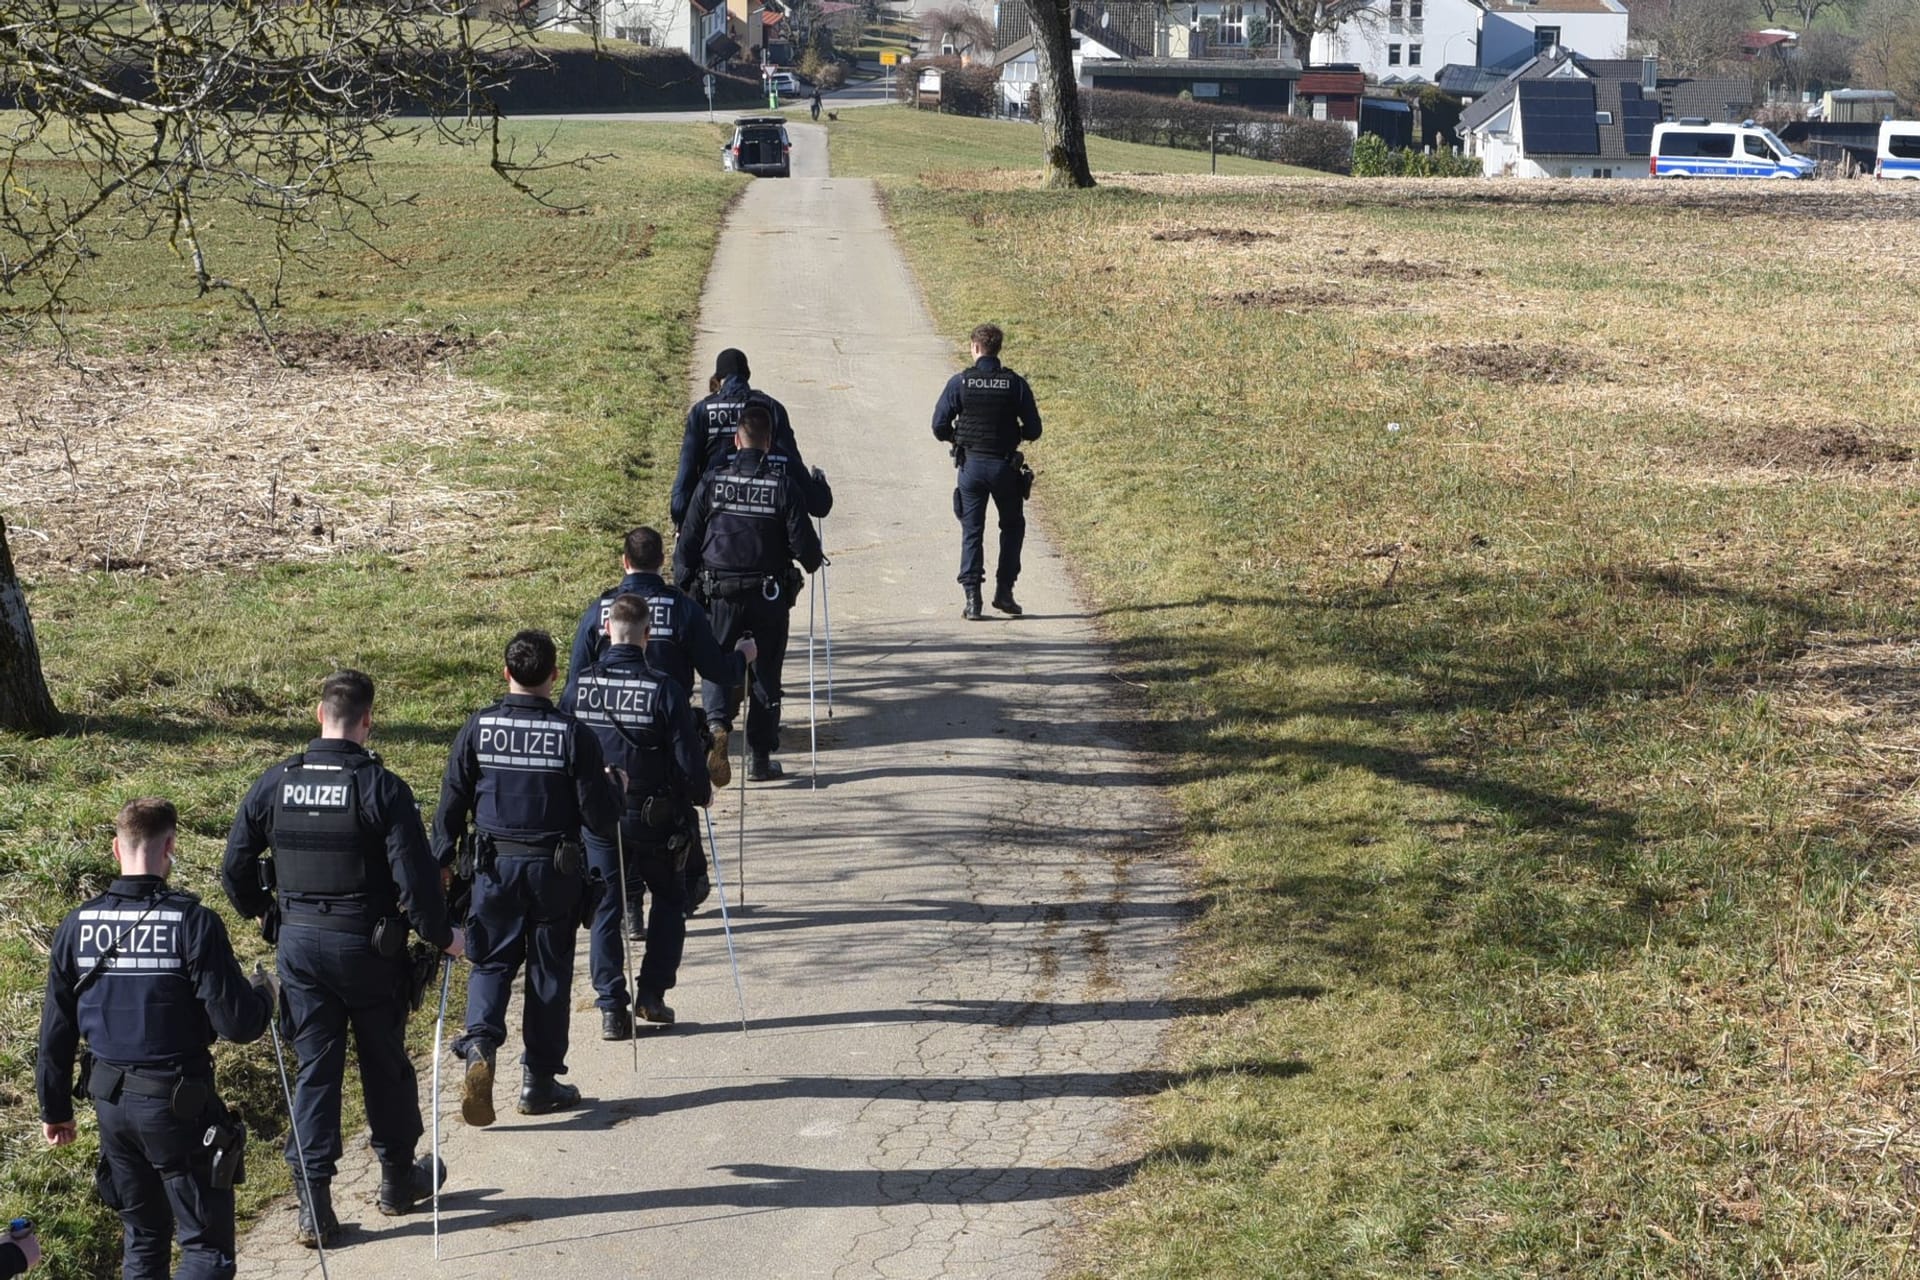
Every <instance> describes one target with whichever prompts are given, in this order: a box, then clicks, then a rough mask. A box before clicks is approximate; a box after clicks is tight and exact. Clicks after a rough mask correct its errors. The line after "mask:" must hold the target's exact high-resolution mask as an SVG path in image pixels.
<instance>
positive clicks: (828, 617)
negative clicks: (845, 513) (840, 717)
mask: <svg viewBox="0 0 1920 1280" xmlns="http://www.w3.org/2000/svg"><path fill="white" fill-rule="evenodd" d="M819 530H820V532H819V537H820V620H821V624H822V626H823V627H824V628H825V630H826V633H827V719H829V720H831V719H833V595H832V592H831V591H829V589H828V587H827V567H828V566H829V565H831V564H832V563H833V562H832V561H831V560H829V559H827V518H826V517H825V516H821V517H820V520H819Z"/></svg>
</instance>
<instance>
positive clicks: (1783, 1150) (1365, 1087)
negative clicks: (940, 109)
mask: <svg viewBox="0 0 1920 1280" xmlns="http://www.w3.org/2000/svg"><path fill="white" fill-rule="evenodd" d="M883 185H884V189H885V192H886V198H887V200H888V202H889V205H890V208H891V212H892V216H893V219H894V221H895V223H896V225H897V226H898V228H899V229H900V232H901V233H902V235H903V237H904V239H905V242H906V244H907V246H908V249H909V253H910V256H911V257H912V259H913V261H914V263H915V265H916V269H917V271H918V272H919V274H920V278H921V280H922V282H923V284H924V286H925V288H926V290H927V292H928V294H929V297H930V299H931V301H932V304H933V306H934V309H935V311H936V312H937V314H938V316H939V317H940V319H941V321H942V323H943V324H944V325H945V326H946V328H947V329H948V330H949V331H951V332H953V333H956V334H960V333H964V332H966V330H967V328H968V327H969V326H970V325H971V324H972V323H974V322H976V321H978V320H981V319H987V318H991V319H994V320H996V321H998V322H1000V323H1002V324H1004V325H1005V326H1006V327H1007V330H1008V333H1009V337H1008V346H1007V353H1006V354H1007V358H1008V361H1009V363H1010V364H1012V365H1013V366H1014V367H1015V368H1017V369H1020V370H1022V371H1023V372H1026V373H1028V374H1029V375H1030V376H1032V377H1033V379H1034V381H1035V384H1036V391H1037V393H1038V395H1039V399H1040V403H1041V405H1042V409H1043V413H1044V414H1045V415H1046V418H1047V437H1046V439H1045V440H1043V441H1042V442H1041V443H1040V445H1039V446H1037V447H1036V448H1035V449H1034V450H1033V455H1034V459H1035V464H1036V466H1037V468H1038V470H1039V472H1040V483H1039V488H1038V491H1037V492H1038V496H1039V501H1040V511H1041V515H1042V518H1043V519H1044V520H1045V521H1046V522H1047V523H1048V524H1049V526H1050V527H1051V528H1052V529H1053V530H1054V531H1055V533H1056V534H1057V535H1058V536H1059V537H1060V538H1061V539H1062V540H1063V542H1064V543H1065V545H1066V546H1067V548H1069V549H1070V550H1071V552H1072V553H1073V554H1074V556H1075V557H1076V559H1077V561H1078V563H1079V564H1080V565H1081V566H1082V567H1083V568H1084V569H1085V570H1086V573H1087V582H1088V584H1089V589H1090V593H1091V595H1092V597H1093V598H1094V600H1095V601H1096V602H1097V605H1098V608H1099V609H1100V612H1101V614H1102V616H1103V617H1104V619H1105V620H1106V622H1107V624H1108V625H1109V626H1110V628H1111V631H1112V636H1113V641H1114V645H1115V647H1116V650H1117V654H1118V658H1119V665H1118V668H1117V669H1116V671H1115V673H1114V674H1115V675H1116V676H1117V677H1118V678H1121V679H1124V680H1127V681H1129V682H1132V683H1135V684H1139V685H1143V686H1145V687H1146V689H1147V690H1148V691H1149V692H1148V693H1147V695H1146V696H1147V697H1148V698H1149V700H1150V705H1151V707H1152V711H1153V718H1154V723H1153V725H1152V726H1151V729H1150V730H1149V733H1150V737H1149V743H1150V746H1151V747H1152V749H1154V750H1155V751H1157V752H1159V753H1160V755H1161V758H1162V759H1163V761H1164V765H1165V770H1166V776H1167V777H1168V778H1169V779H1170V780H1171V781H1172V782H1174V783H1176V784H1178V787H1179V792H1178V794H1179V796H1180V799H1181V801H1182V804H1183V806H1184V809H1185V813H1186V819H1187V823H1188V830H1189V833H1190V840H1191V846H1192V849H1193V851H1194V853H1195V855H1196V856H1197V860H1198V866H1199V873H1198V874H1199V884H1198V894H1199V898H1200V906H1201V914H1200V916H1199V920H1198V923H1197V926H1196V928H1195V930H1194V933H1193V944H1194V949H1193V952H1192V955H1191V957H1190V963H1189V964H1188V966H1187V969H1186V971H1185V972H1186V979H1185V983H1186V996H1187V998H1188V1001H1189V1003H1188V1009H1189V1012H1190V1015H1191V1016H1190V1017H1189V1018H1188V1019H1187V1021H1186V1022H1185V1024H1184V1030H1183V1032H1182V1033H1181V1034H1180V1035H1179V1036H1178V1037H1177V1039H1176V1042H1175V1044H1174V1046H1173V1048H1172V1052H1171V1057H1170V1062H1169V1064H1168V1065H1169V1067H1170V1074H1169V1083H1168V1087H1167V1088H1166V1089H1165V1090H1164V1091H1163V1092H1162V1094H1161V1095H1160V1096H1159V1097H1158V1098H1157V1099H1156V1100H1155V1101H1154V1102H1153V1104H1152V1112H1151V1124H1150V1125H1149V1127H1148V1128H1147V1129H1146V1131H1145V1132H1144V1133H1143V1134H1142V1135H1141V1136H1140V1139H1139V1154H1140V1158H1141V1164H1140V1167H1139V1171H1138V1175H1137V1177H1136V1178H1134V1179H1133V1180H1132V1181H1131V1182H1130V1184H1129V1185H1127V1186H1126V1187H1125V1188H1123V1189H1120V1190H1118V1191H1116V1192H1114V1193H1112V1196H1111V1197H1110V1201H1109V1203H1108V1204H1107V1206H1106V1208H1107V1209H1108V1210H1110V1216H1109V1217H1107V1218H1106V1219H1105V1221H1104V1222H1103V1223H1102V1224H1101V1225H1099V1226H1098V1227H1097V1229H1096V1230H1095V1231H1093V1232H1092V1233H1091V1235H1090V1238H1089V1239H1088V1241H1087V1243H1086V1251H1085V1254H1084V1258H1083V1262H1082V1265H1083V1268H1084V1271H1085V1273H1086V1274H1088V1275H1101V1276H1106V1275H1162V1276H1166V1275H1179V1276H1223V1275H1235V1276H1242V1275H1271V1276H1289V1277H1291V1276H1306V1275H1440V1274H1457V1275H1473V1276H1516V1277H1518V1276H1532V1275H1541V1274H1572V1275H1589V1276H1614V1275H1636V1276H1637V1275H1688V1276H1728V1277H1732V1276H1754V1275H1792V1276H1813V1275H1821V1276H1830V1275H1849V1276H1853V1275H1892V1274H1900V1273H1902V1272H1903V1270H1904V1271H1912V1270H1913V1269H1914V1268H1916V1267H1920V1258H1913V1259H1909V1258H1908V1257H1907V1254H1908V1250H1909V1248H1910V1246H1911V1245H1912V1244H1913V1238H1914V1233H1915V1231H1916V1227H1917V1224H1920V1182H1917V1179H1916V1174H1917V1172H1920V1097H1916V1089H1917V1088H1920V1031H1916V1016H1920V1011H1917V1010H1916V996H1915V990H1914V979H1915V974H1916V964H1915V955H1914V942H1915V937H1914V928H1915V925H1916V923H1920V892H1917V891H1916V886H1915V877H1916V866H1915V858H1914V855H1913V845H1912V841H1913V837H1914V834H1915V832H1916V829H1917V824H1916V818H1920V814H1917V813H1916V810H1915V807H1914V805H1915V802H1914V799H1913V792H1914V788H1915V786H1916V784H1920V701H1917V700H1916V698H1915V696H1914V684H1915V681H1914V676H1913V669H1914V660H1915V658H1916V656H1920V615H1917V614H1916V610H1915V606H1914V588H1915V585H1916V580H1917V579H1920V558H1917V557H1920V540H1916V536H1915V529H1914V511H1915V483H1916V479H1917V478H1920V476H1917V473H1916V465H1915V462H1914V456H1915V455H1914V448H1915V447H1916V445H1920V382H1916V380H1915V379H1914V378H1913V377H1912V376H1911V369H1910V357H1911V351H1912V341H1913V329H1912V323H1913V316H1914V314H1915V306H1916V303H1917V302H1920V220H1916V218H1915V215H1916V214H1917V213H1920V204H1916V203H1915V202H1914V201H1913V200H1911V199H1904V198H1900V197H1897V196H1890V194H1889V193H1887V192H1885V191H1876V190H1874V189H1872V188H1871V187H1869V186H1868V185H1867V184H1853V185H1842V186H1820V187H1811V188H1806V189H1798V190H1792V191H1782V190H1779V189H1777V188H1770V189H1768V190H1765V191H1758V190H1754V189H1752V188H1722V187H1712V188H1706V187H1699V186H1695V187H1691V188H1686V189H1680V190H1675V189H1669V188H1654V187H1652V186H1650V185H1647V184H1624V183H1619V184H1615V183H1583V184H1578V185H1577V186H1567V185H1560V184H1545V183H1534V184H1489V183H1482V182H1470V183H1416V184H1388V183H1366V184H1356V183H1351V182H1343V181H1337V180H1324V181H1304V182H1294V181H1283V182H1258V181H1248V180H1223V181H1221V182H1218V183H1213V182H1208V181H1206V180H1204V179H1173V178H1164V179H1145V178H1142V179H1118V180H1112V181H1110V182H1109V183H1108V184H1107V185H1106V186H1104V187H1103V188H1102V189H1100V190H1097V191H1094V192H1090V193H1085V194H1080V195H1076V196H1069V197H1063V196H1059V195H1052V194H1046V193H1042V192H1038V191H1035V190H1031V189H1028V188H1027V187H1026V186H1025V185H1024V184H1023V182H1022V181H1021V180H1019V179H1016V178H1012V177H1009V176H1006V175H970V174H966V173H962V172H945V173H929V174H926V175H924V176H923V177H922V178H920V179H918V180H915V179H910V178H902V177H887V178H885V179H884V180H883ZM1028 603H1029V604H1030V606H1031V604H1032V603H1033V602H1028Z"/></svg>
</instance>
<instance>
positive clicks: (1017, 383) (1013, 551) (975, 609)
mask: <svg viewBox="0 0 1920 1280" xmlns="http://www.w3.org/2000/svg"><path fill="white" fill-rule="evenodd" d="M972 336H973V364H972V366H971V367H969V368H966V369H962V370H961V371H960V372H959V373H956V374H954V375H953V377H951V378H950V379H948V380H947V387H946V390H944V391H942V392H941V393H940V403H938V404H936V405H935V406H934V408H933V438H934V439H936V440H942V441H950V442H951V443H952V445H953V463H954V466H956V467H958V468H959V470H960V475H959V479H958V482H957V486H956V487H955V489H954V491H953V514H954V515H956V516H958V517H959V519H960V586H961V587H962V588H963V589H964V590H965V591H966V593H967V603H966V607H965V609H964V610H963V611H962V615H963V616H964V617H967V618H970V619H974V620H978V619H979V617H980V613H981V610H980V584H981V583H982V582H984V581H985V580H986V553H985V551H984V550H983V549H982V546H981V544H982V542H983V541H984V540H985V537H986V528H987V500H988V499H989V498H991V499H992V500H993V505H994V508H995V509H996V510H997V511H998V512H999V515H1000V560H999V563H998V564H997V565H996V566H995V571H994V592H993V607H994V608H996V609H998V610H999V611H1000V612H1002V613H1009V614H1013V615H1014V616H1015V617H1018V616H1019V614H1020V605H1019V604H1018V603H1017V602H1016V601H1015V600H1014V598H1013V584H1014V580H1015V579H1017V578H1018V577H1019V576H1020V547H1021V544H1022V543H1024V542H1025V541H1026V538H1027V517H1026V513H1025V512H1024V511H1023V510H1022V509H1021V507H1022V504H1023V503H1024V502H1025V500H1026V497H1027V488H1028V485H1029V484H1030V481H1028V480H1027V479H1026V478H1025V476H1024V475H1023V474H1022V469H1023V467H1024V463H1025V460H1024V459H1022V458H1021V456H1020V453H1019V449H1020V442H1021V441H1023V440H1038V439H1039V438H1040V409H1039V406H1038V405H1036V404H1035V403H1034V401H1033V388H1032V387H1029V386H1028V385H1027V380H1026V379H1025V378H1023V377H1021V376H1020V375H1019V374H1017V373H1015V372H1014V371H1013V370H1011V369H1009V368H1007V367H1006V366H1005V365H1003V364H1001V363H1000V343H1001V341H1002V340H1003V339H1004V337H1005V335H1004V334H1002V333H1001V332H1000V328H999V326H998V325H991V324H983V325H981V326H979V327H978V328H976V329H975V330H974V331H973V335H972Z"/></svg>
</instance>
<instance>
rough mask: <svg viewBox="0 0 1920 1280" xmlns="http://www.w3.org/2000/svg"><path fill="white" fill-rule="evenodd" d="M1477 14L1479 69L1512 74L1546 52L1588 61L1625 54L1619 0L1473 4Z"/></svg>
mask: <svg viewBox="0 0 1920 1280" xmlns="http://www.w3.org/2000/svg"><path fill="white" fill-rule="evenodd" d="M1473 3H1475V4H1476V5H1477V6H1478V7H1479V8H1480V10H1481V17H1480V65H1481V66H1483V67H1491V68H1495V69H1511V68H1513V67H1517V66H1520V65H1521V64H1522V63H1524V62H1526V61H1527V60H1528V59H1530V58H1535V57H1538V56H1539V55H1541V54H1543V53H1546V52H1547V51H1548V50H1549V49H1555V48H1559V49H1567V50H1571V51H1572V52H1574V53H1578V54H1583V55H1585V56H1586V57H1589V58H1619V57H1622V56H1624V55H1625V53H1626V50H1627V7H1626V5H1624V4H1622V3H1620V0H1473Z"/></svg>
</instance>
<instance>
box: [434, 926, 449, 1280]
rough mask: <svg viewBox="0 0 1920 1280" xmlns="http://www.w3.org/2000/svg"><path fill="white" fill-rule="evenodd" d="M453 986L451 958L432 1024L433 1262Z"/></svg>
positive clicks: (445, 967)
mask: <svg viewBox="0 0 1920 1280" xmlns="http://www.w3.org/2000/svg"><path fill="white" fill-rule="evenodd" d="M452 985H453V957H452V956H447V957H445V958H444V959H443V960H442V961H441V964H440V1016H439V1017H437V1018H435V1019H434V1022H433V1170H432V1173H433V1260H434V1261H435V1262H438V1261H439V1260H440V1182H441V1178H440V1046H441V1042H442V1040H443V1039H444V1037H445V1036H446V1034H447V989H448V988H449V987H451V986H452Z"/></svg>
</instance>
